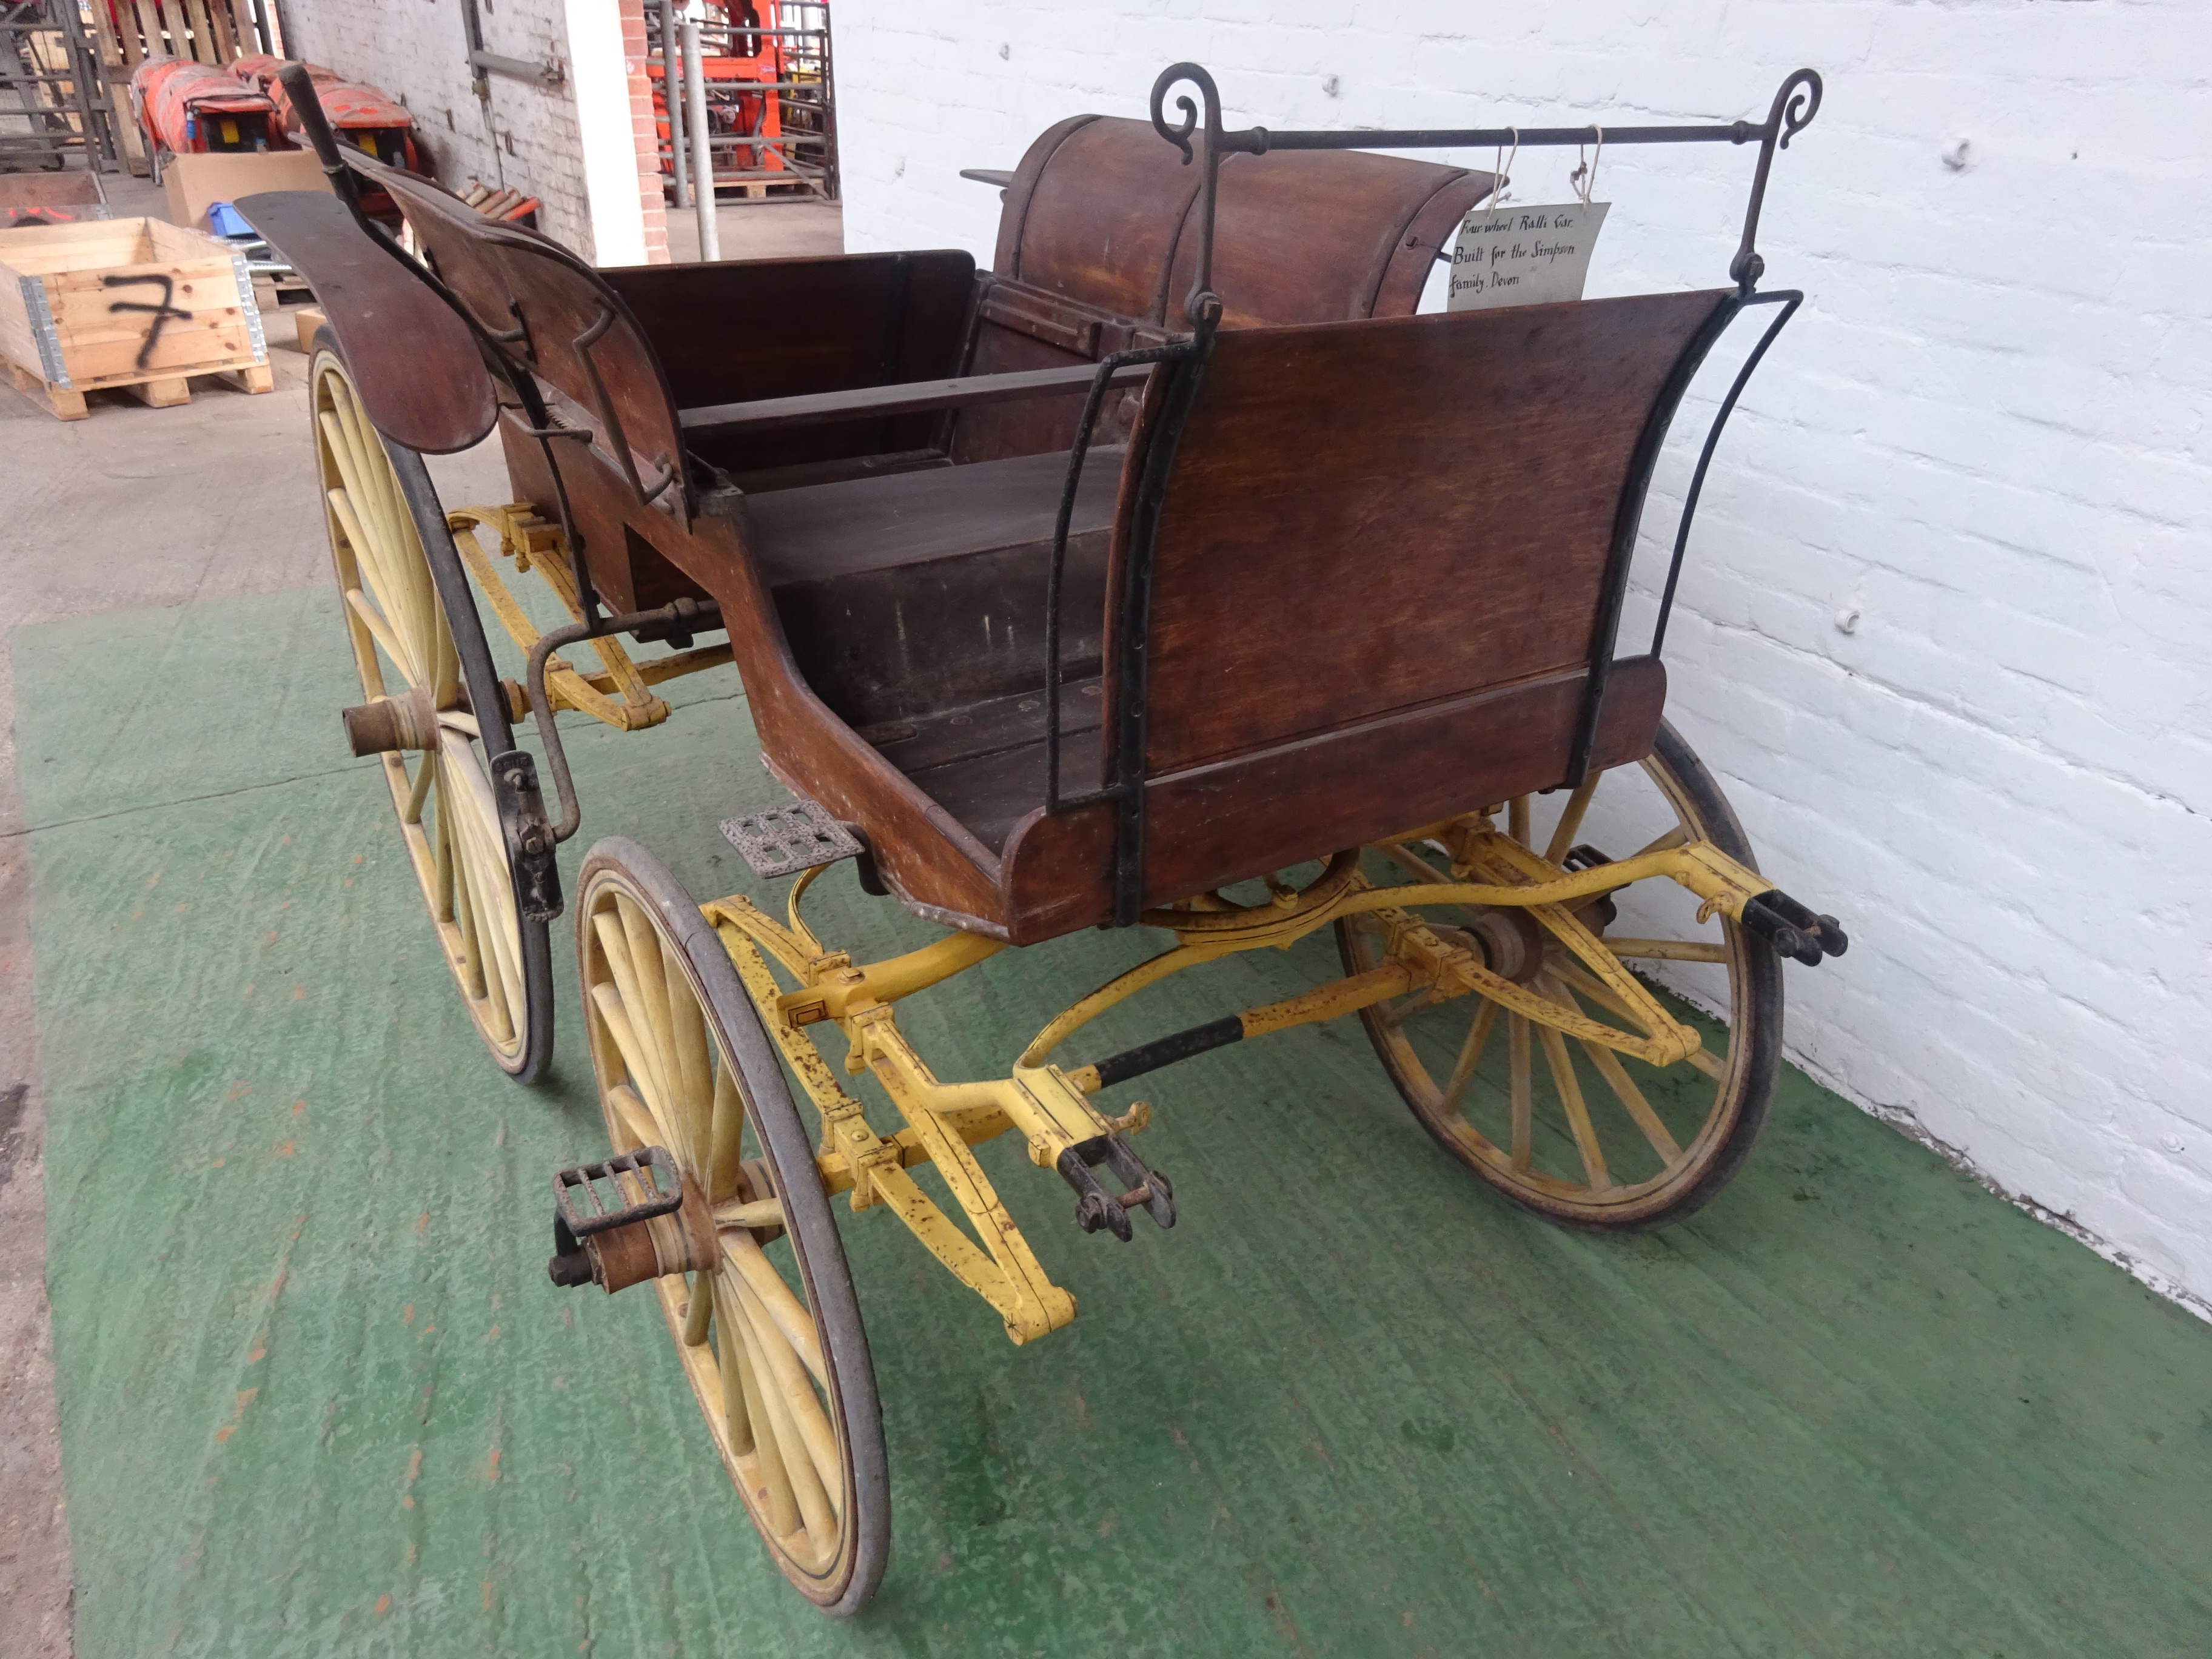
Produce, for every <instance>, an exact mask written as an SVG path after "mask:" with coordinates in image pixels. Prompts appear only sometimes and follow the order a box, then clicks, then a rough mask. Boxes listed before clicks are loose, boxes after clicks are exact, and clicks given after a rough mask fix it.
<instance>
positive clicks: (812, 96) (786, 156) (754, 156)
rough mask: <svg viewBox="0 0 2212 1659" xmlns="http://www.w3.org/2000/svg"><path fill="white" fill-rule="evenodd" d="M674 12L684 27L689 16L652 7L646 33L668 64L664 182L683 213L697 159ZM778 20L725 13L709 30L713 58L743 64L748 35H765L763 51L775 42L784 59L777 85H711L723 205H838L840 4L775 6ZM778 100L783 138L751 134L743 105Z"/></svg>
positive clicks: (818, 1)
mask: <svg viewBox="0 0 2212 1659" xmlns="http://www.w3.org/2000/svg"><path fill="white" fill-rule="evenodd" d="M671 13H675V14H676V15H677V21H678V23H679V24H680V22H681V21H682V20H681V15H680V11H678V9H677V8H675V7H674V6H673V5H672V4H665V3H664V4H657V5H648V6H647V9H646V29H647V50H648V52H650V53H651V55H652V57H653V59H654V60H656V61H658V62H659V64H661V66H662V78H661V82H660V86H661V90H662V98H663V101H664V103H665V106H666V117H665V118H666V119H667V122H668V126H669V134H668V136H667V137H664V138H662V139H661V140H660V141H659V143H658V146H657V148H658V150H659V158H660V162H661V172H662V177H663V179H665V180H666V181H667V182H668V185H669V188H670V191H671V201H672V202H673V203H674V204H675V205H677V206H678V207H682V206H684V205H687V204H688V202H689V185H690V179H689V177H688V174H689V170H690V169H689V165H688V163H689V159H690V158H689V143H688V135H687V134H686V133H685V131H684V110H683V108H682V107H681V106H682V101H683V100H682V90H681V89H682V88H683V84H684V82H683V68H682V54H681V52H677V51H671V50H670V49H669V48H670V46H671V42H670V41H669V40H668V39H667V34H668V30H667V27H666V25H667V21H668V19H669V17H670V15H671ZM772 15H774V17H775V23H774V25H773V26H762V27H755V26H751V25H748V24H744V23H735V22H732V21H730V18H729V15H728V13H727V12H726V11H722V10H719V9H715V10H712V11H711V15H710V16H709V18H708V21H704V22H702V23H701V24H700V26H699V27H700V34H701V36H702V51H703V52H705V54H706V55H707V56H708V57H710V58H732V57H736V56H738V52H737V50H736V37H737V36H738V35H744V36H745V37H747V39H748V40H750V39H752V38H754V37H757V38H758V39H759V40H760V41H761V42H762V44H763V47H765V46H766V44H767V43H768V42H769V41H774V42H775V43H776V45H777V46H780V47H781V54H782V60H783V61H782V66H781V70H780V72H779V73H778V75H777V76H776V78H775V79H774V80H770V81H714V80H709V81H708V82H707V101H708V112H709V116H710V118H712V120H713V125H714V132H713V135H712V137H711V140H710V142H711V143H712V145H713V148H714V195H715V199H716V201H717V202H719V203H721V204H725V205H728V206H732V207H734V206H739V205H742V204H746V203H768V202H778V201H782V202H789V201H817V202H834V201H836V199H837V193H838V192H837V115H836V91H835V82H834V80H833V76H832V72H831V64H830V51H829V0H775V3H774V5H773V9H772ZM671 93H672V94H673V95H671ZM769 94H774V96H775V100H776V110H777V114H778V118H779V125H781V129H782V131H781V132H779V133H768V132H765V131H759V130H757V127H756V128H755V129H754V130H747V127H748V124H747V123H746V121H745V119H744V116H743V114H742V113H741V112H739V109H738V106H739V101H740V100H743V99H745V98H749V97H759V98H763V99H764V98H765V97H766V96H767V95H769ZM763 125H764V124H763ZM671 151H674V152H675V154H674V155H673V156H671ZM771 156H773V157H774V158H775V163H774V164H771V162H770V160H769V158H770V157H771Z"/></svg>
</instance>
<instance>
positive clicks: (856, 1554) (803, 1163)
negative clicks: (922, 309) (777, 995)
mask: <svg viewBox="0 0 2212 1659" xmlns="http://www.w3.org/2000/svg"><path fill="white" fill-rule="evenodd" d="M609 869H612V870H616V871H619V872H621V873H622V874H623V876H624V877H626V878H628V883H629V886H630V887H631V889H632V890H634V891H635V893H636V894H638V895H639V896H642V897H643V898H645V899H646V901H647V902H648V903H649V904H650V905H651V906H652V908H653V912H654V920H655V921H657V922H658V923H659V926H660V927H661V928H662V929H663V930H664V932H665V934H666V936H667V937H668V939H670V940H671V942H673V943H674V944H675V945H676V947H677V949H678V953H679V954H680V955H681V956H682V957H683V958H684V963H685V964H686V965H687V966H688V967H689V968H690V971H691V975H692V988H693V989H694V990H695V991H696V992H697V993H698V994H699V1001H700V1006H701V1007H702V1010H704V1011H705V1012H706V1015H707V1018H708V1020H709V1021H711V1022H712V1023H713V1024H714V1027H715V1029H716V1031H717V1033H718V1035H719V1036H720V1038H721V1042H722V1045H723V1052H724V1054H726V1055H727V1056H728V1057H729V1059H730V1060H731V1062H732V1064H733V1065H735V1066H736V1067H737V1068H738V1075H739V1076H740V1077H741V1078H742V1079H744V1089H745V1091H746V1092H747V1094H749V1095H750V1097H751V1098H750V1102H749V1110H750V1116H751V1118H752V1121H753V1123H754V1125H755V1127H756V1131H757V1133H758V1135H759V1138H760V1140H761V1143H762V1146H763V1151H764V1153H765V1156H766V1157H767V1159H768V1163H769V1171H770V1173H771V1174H772V1175H773V1176H775V1185H776V1189H777V1194H778V1195H779V1196H780V1197H781V1199H782V1200H783V1206H784V1230H785V1232H786V1234H787V1237H789V1238H790V1240H791V1243H792V1255H793V1261H796V1263H797V1264H798V1267H799V1277H800V1279H802V1280H803V1281H804V1283H805V1287H806V1305H807V1308H808V1310H810V1311H811V1313H812V1314H813V1316H814V1322H815V1328H816V1329H817V1332H818V1333H819V1334H820V1336H821V1339H822V1349H823V1359H824V1363H825V1364H826V1365H827V1366H828V1368H829V1374H830V1376H832V1377H833V1378H835V1379H836V1392H837V1395H838V1407H839V1413H840V1415H841V1417H842V1419H843V1425H844V1428H845V1439H846V1443H845V1446H844V1453H845V1468H846V1489H845V1499H846V1504H847V1509H846V1514H847V1515H848V1516H851V1517H853V1518H852V1520H851V1522H849V1523H848V1528H847V1531H848V1535H849V1536H850V1537H851V1539H852V1541H853V1547H852V1549H851V1550H850V1552H849V1559H850V1561H851V1566H850V1568H849V1570H848V1573H847V1575H846V1577H845V1580H844V1583H842V1585H841V1586H839V1587H838V1589H837V1591H836V1595H834V1596H833V1597H832V1598H831V1599H829V1600H826V1601H825V1600H823V1599H822V1598H821V1597H819V1596H817V1595H815V1593H814V1592H813V1591H812V1590H811V1589H808V1588H807V1586H806V1585H805V1583H801V1582H800V1580H799V1577H797V1576H795V1575H794V1574H793V1572H792V1570H791V1568H790V1567H789V1566H787V1565H785V1559H784V1558H783V1557H782V1556H781V1554H777V1555H776V1558H775V1559H776V1564H777V1565H778V1566H779V1567H781V1568H782V1569H783V1571H784V1574H785V1576H786V1577H790V1578H791V1579H792V1581H793V1583H795V1584H798V1585H799V1589H800V1592H801V1594H803V1595H806V1597H807V1599H808V1600H810V1601H813V1602H814V1603H815V1605H816V1606H817V1607H820V1608H821V1609H822V1610H823V1612H824V1613H829V1615H830V1616H831V1617H833V1618H846V1617H849V1616H850V1615H851V1614H853V1613H858V1612H859V1611H860V1609H861V1608H862V1607H865V1606H866V1605H867V1602H868V1601H869V1599H870V1598H871V1597H872V1596H873V1595H875V1593H876V1589H877V1587H878V1585H879V1584H881V1583H882V1582H883V1577H884V1569H885V1568H886V1567H887V1566H888V1565H890V1526H891V1503H890V1460H889V1457H888V1455H887V1454H886V1452H885V1451H884V1415H883V1403H882V1400H881V1397H880V1396H879V1395H878V1393H877V1391H876V1370H875V1362H874V1360H873V1358H872V1357H871V1355H870V1353H869V1351H868V1333H867V1328H866V1326H865V1325H864V1324H863V1323H862V1322H861V1320H860V1297H858V1295H857V1294H856V1293H855V1292H854V1289H853V1274H852V1270H851V1268H850V1267H848V1265H847V1263H846V1261H845V1243H844V1240H843V1239H842V1237H839V1235H838V1232H837V1224H836V1221H835V1220H834V1219H833V1218H831V1216H830V1213H829V1197H828V1195H827V1194H824V1193H823V1190H822V1188H821V1184H820V1182H819V1179H818V1178H817V1176H816V1174H815V1163H814V1137H813V1136H812V1135H811V1134H810V1133H808V1131H807V1129H806V1126H805V1123H804V1122H803V1121H801V1120H800V1118H799V1108H798V1105H797V1104H796V1103H794V1102H793V1099H792V1097H791V1088H790V1085H789V1084H788V1082H787V1080H786V1079H785V1076H784V1071H783V1061H782V1058H781V1055H780V1054H778V1053H777V1051H776V1048H775V1041H774V1039H772V1038H771V1037H770V1036H769V1034H768V1029H767V1027H766V1026H764V1025H763V1024H762V1023H761V1017H760V1011H759V1010H758V1009H757V1008H756V1007H755V1006H754V1005H753V1000H752V998H751V996H750V994H748V993H747V992H746V990H745V987H744V981H743V980H741V979H739V978H738V970H737V969H736V967H735V966H734V965H733V964H732V963H731V961H730V957H729V952H728V951H726V950H725V949H724V948H723V946H722V941H721V940H720V939H719V938H718V937H716V935H715V933H714V928H713V927H710V926H709V925H708V921H707V919H706V917H705V916H704V915H701V914H700V910H699V906H698V904H697V902H696V901H695V900H694V899H693V898H692V897H691V896H690V893H688V892H686V891H685V890H684V884H682V883H681V882H679V881H678V880H677V878H675V876H674V875H673V874H671V872H670V871H669V869H668V867H667V866H665V865H664V864H662V863H661V862H660V860H659V859H657V858H655V857H653V854H651V853H648V852H647V851H646V849H645V848H643V847H641V846H640V845H639V844H638V843H637V842H634V841H632V840H630V839H629V837H628V836H608V837H607V838H606V839H605V840H604V841H601V842H597V843H595V844H594V845H593V846H592V850H591V851H590V852H589V853H587V854H585V857H584V863H583V867H582V869H581V870H580V872H578V874H577V878H576V905H575V909H576V926H577V928H578V930H579V935H580V934H581V930H582V929H584V928H586V927H589V926H590V925H591V915H592V887H593V884H594V883H595V881H596V880H597V878H598V877H599V872H601V871H603V870H609ZM588 961H589V957H588V955H587V953H586V943H585V941H584V940H583V939H582V938H581V937H580V936H579V939H578V948H577V951H576V964H577V972H578V975H579V976H580V977H582V976H583V975H586V974H587V973H588V971H589V970H588V966H587V964H588ZM582 988H583V994H584V996H585V997H586V999H588V998H589V997H590V996H591V994H592V991H591V987H590V985H589V984H588V983H586V984H585V985H584V986H583V987H582ZM785 1170H805V1172H806V1175H807V1177H808V1178H807V1179H805V1180H802V1181H797V1182H793V1181H787V1180H786V1179H785V1178H784V1171H785ZM678 1340H681V1338H680V1336H679V1337H678ZM747 1514H748V1515H750V1510H747ZM763 1541H765V1540H763ZM769 1548H770V1550H771V1552H772V1553H773V1551H774V1546H773V1545H770V1546H769Z"/></svg>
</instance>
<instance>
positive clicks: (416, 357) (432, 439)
mask: <svg viewBox="0 0 2212 1659" xmlns="http://www.w3.org/2000/svg"><path fill="white" fill-rule="evenodd" d="M238 210H239V211H240V213H242V214H244V215H245V216H246V222H247V223H248V224H250V225H252V227H253V228H254V229H256V230H257V231H258V232H260V233H261V234H262V235H263V236H264V237H266V238H267V239H268V240H269V243H270V246H272V247H276V248H278V249H280V250H282V252H283V255H284V258H285V259H286V260H287V261H288V262H289V263H290V264H291V265H292V267H293V268H294V269H295V270H297V271H299V272H300V274H301V276H305V277H306V278H307V281H308V282H309V283H312V284H313V287H314V290H315V300H316V302H317V303H318V304H319V306H321V307H322V310H323V316H324V319H325V323H326V324H327V325H328V326H329V328H330V330H331V332H332V333H334V334H335V335H337V341H338V347H339V349H340V350H342V351H343V352H344V353H345V358H346V365H347V367H348V368H350V369H351V370H352V372H353V380H354V389H355V390H356V392H358V393H359V394H360V396H361V401H362V407H363V408H365V409H366V410H368V418H369V419H370V420H372V421H374V422H375V423H376V429H377V430H378V431H380V432H381V433H383V434H384V435H386V437H388V438H390V439H392V441H394V442H396V443H402V444H404V445H406V446H407V447H408V448H410V449H414V450H419V451H421V452H422V453H424V454H426V455H447V454H451V453H453V452H454V451H456V450H461V449H466V448H468V447H470V446H471V445H472V444H474V443H477V442H478V441H481V440H482V439H483V435H485V434H486V433H487V432H489V431H490V430H491V426H492V422H493V420H494V419H495V417H496V416H497V415H498V413H499V405H498V404H497V402H496V400H495V398H494V395H493V392H492V384H491V376H490V375H489V374H487V373H486V372H485V370H484V365H483V356H482V355H481V354H480V353H478V351H477V343H476V341H475V339H474V338H472V337H471V335H470V333H469V331H468V325H466V324H465V323H464V322H462V320H461V319H459V317H457V316H455V315H454V314H453V311H452V309H451V307H448V306H447V304H446V302H445V301H442V300H441V299H440V298H439V297H438V296H437V295H435V294H434V293H432V292H431V291H430V289H428V288H427V287H425V286H424V285H423V283H422V282H421V281H420V280H419V279H418V278H417V277H416V276H410V274H409V273H408V269H407V267H406V266H405V265H404V264H401V263H400V262H399V261H398V259H396V258H393V257H392V254H391V253H390V252H388V251H387V250H386V249H384V248H381V247H379V246H377V245H376V244H375V243H374V242H373V241H371V240H369V237H368V233H367V232H366V231H364V230H362V228H361V227H360V226H359V225H358V224H356V222H354V217H353V216H352V215H351V214H350V213H349V212H347V211H346V209H345V204H343V203H342V202H340V201H339V200H338V198H337V197H335V196H331V195H328V194H326V193H325V192H323V191H309V190H283V191H268V192H265V193H264V194H262V195H258V196H249V197H246V198H245V199H244V200H243V201H241V202H240V203H239V204H238ZM403 342H404V348H405V349H395V348H396V347H397V346H398V344H399V343H403Z"/></svg>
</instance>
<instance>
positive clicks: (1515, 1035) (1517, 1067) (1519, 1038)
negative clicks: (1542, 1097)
mask: <svg viewBox="0 0 2212 1659" xmlns="http://www.w3.org/2000/svg"><path fill="white" fill-rule="evenodd" d="M1529 1023H1530V1022H1529V1020H1528V1016H1527V1015H1526V1014H1508V1015H1507V1016H1506V1017H1505V1039H1506V1044H1507V1053H1506V1062H1505V1064H1506V1092H1507V1094H1508V1096H1509V1097H1510V1099H1511V1102H1512V1109H1513V1167H1514V1168H1515V1169H1516V1170H1526V1169H1527V1168H1528V1164H1529V1159H1530V1158H1531V1157H1532V1156H1533V1141H1534V1123H1535V1115H1536V1108H1535V1091H1534V1086H1533V1084H1532V1081H1531V1079H1530V1076H1529V1071H1530V1067H1529V1063H1528V1026H1529Z"/></svg>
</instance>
